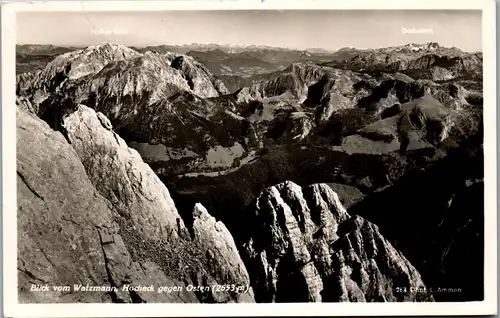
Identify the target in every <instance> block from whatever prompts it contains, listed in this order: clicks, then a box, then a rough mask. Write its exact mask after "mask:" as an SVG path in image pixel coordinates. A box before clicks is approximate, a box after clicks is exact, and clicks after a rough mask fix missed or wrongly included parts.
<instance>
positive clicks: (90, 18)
mask: <svg viewBox="0 0 500 318" xmlns="http://www.w3.org/2000/svg"><path fill="white" fill-rule="evenodd" d="M403 28H406V29H411V28H425V29H432V31H433V33H432V34H413V35H410V34H403V32H402V29H403ZM93 29H94V30H101V29H102V30H107V31H109V32H108V35H104V34H101V35H98V34H95V33H93V32H92V30H93ZM109 33H111V34H109ZM113 33H116V34H113ZM481 34H482V32H481V11H458V10H456V11H414V10H411V11H410V10H407V11H373V10H371V11H327V10H322V11H263V10H260V11H170V12H165V11H163V12H153V13H151V12H135V13H128V12H122V13H104V12H101V13H97V12H85V11H81V12H71V13H66V12H64V13H63V12H54V13H52V12H36V13H35V12H33V13H19V14H18V16H17V40H18V41H17V42H18V44H53V45H60V46H87V45H92V44H98V43H102V42H106V41H107V42H115V43H121V44H124V45H129V46H132V45H133V46H139V47H140V46H147V45H160V44H191V43H195V42H196V43H217V44H238V45H250V44H255V45H269V46H279V47H290V48H310V47H321V48H325V49H330V50H336V49H339V48H341V47H346V46H351V47H357V48H375V47H385V46H393V45H402V44H407V43H424V42H438V43H439V44H440V45H443V46H448V47H451V46H456V47H459V48H461V49H463V50H466V51H479V50H481V48H482V41H481Z"/></svg>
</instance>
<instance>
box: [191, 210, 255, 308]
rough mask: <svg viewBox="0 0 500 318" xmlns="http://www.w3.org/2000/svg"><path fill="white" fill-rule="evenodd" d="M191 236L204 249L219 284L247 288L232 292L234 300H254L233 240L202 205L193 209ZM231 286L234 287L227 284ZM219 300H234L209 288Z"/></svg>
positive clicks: (221, 224)
mask: <svg viewBox="0 0 500 318" xmlns="http://www.w3.org/2000/svg"><path fill="white" fill-rule="evenodd" d="M193 218H194V221H193V235H194V240H195V242H196V243H197V244H198V245H199V246H200V248H201V251H202V252H205V255H206V258H207V259H208V266H209V270H210V272H211V273H214V274H215V275H214V276H215V277H216V278H217V279H218V281H219V282H221V284H224V285H234V286H235V287H237V288H241V287H243V288H245V289H247V288H249V290H244V291H241V292H239V293H235V299H234V301H236V302H253V297H254V296H253V291H252V289H251V288H250V287H249V285H250V278H249V276H248V272H247V269H246V267H245V265H244V264H243V261H242V260H241V257H240V255H239V253H238V249H237V247H236V245H235V243H234V240H233V238H232V236H231V233H229V231H228V229H227V228H226V226H225V225H224V223H222V222H220V221H216V220H215V218H213V217H212V216H211V215H210V214H208V212H207V210H206V209H205V208H204V207H203V205H201V204H199V203H198V204H196V205H195V207H194V212H193ZM230 288H233V287H230ZM212 293H213V296H212V297H214V298H215V299H217V300H219V301H225V302H227V301H233V300H232V299H231V298H230V297H228V293H226V292H224V290H222V291H212Z"/></svg>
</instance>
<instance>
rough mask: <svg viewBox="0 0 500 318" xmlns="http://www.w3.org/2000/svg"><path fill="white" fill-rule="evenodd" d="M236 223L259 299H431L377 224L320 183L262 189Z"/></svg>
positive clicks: (282, 300)
mask: <svg viewBox="0 0 500 318" xmlns="http://www.w3.org/2000/svg"><path fill="white" fill-rule="evenodd" d="M242 223H243V224H251V229H250V230H248V232H247V235H248V239H247V241H246V242H245V243H244V253H245V255H246V257H247V258H248V261H247V264H248V268H249V270H250V271H251V272H252V280H253V284H254V288H255V293H256V299H257V301H263V302H269V301H276V302H297V301H299V302H300V301H315V302H318V301H327V302H329V301H330V302H337V301H353V302H356V301H429V300H432V296H431V295H430V294H429V293H428V292H427V291H426V287H425V285H424V283H423V281H422V280H421V278H420V275H419V273H418V272H417V271H416V270H415V268H414V267H413V266H412V265H411V264H410V263H409V262H408V261H407V260H406V258H405V257H404V256H403V255H402V254H401V253H399V252H398V251H397V250H396V249H394V248H393V247H392V245H391V244H390V243H389V242H388V241H387V240H386V239H384V238H383V236H382V235H381V234H380V232H379V230H378V227H377V226H376V225H374V224H372V223H370V222H368V221H366V220H364V219H363V218H361V217H358V216H354V217H351V216H350V215H349V214H348V213H347V212H346V210H345V208H344V207H343V206H342V204H341V203H340V201H339V198H338V196H337V194H336V193H335V192H333V190H332V189H331V188H330V187H329V186H327V185H325V184H314V185H311V186H308V187H303V188H301V187H300V186H298V185H296V184H294V183H292V182H285V183H282V184H279V185H277V186H274V187H271V188H268V189H266V190H265V191H264V192H263V193H262V194H261V195H260V196H259V198H258V199H257V200H256V202H255V204H254V205H252V206H251V208H250V209H249V211H248V215H247V216H246V218H244V220H243V221H242ZM247 227H248V225H247ZM403 290H406V292H402V291H403Z"/></svg>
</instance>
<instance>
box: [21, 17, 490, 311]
mask: <svg viewBox="0 0 500 318" xmlns="http://www.w3.org/2000/svg"><path fill="white" fill-rule="evenodd" d="M56 16H57V19H56ZM360 21H362V23H361V22H360ZM464 21H466V22H467V23H464ZM61 25H65V27H64V28H61V27H60V26H61ZM39 26H43V30H38V29H40V27H39ZM409 27H425V28H430V29H432V30H433V32H430V33H427V34H409V33H407V32H402V29H404V28H407V29H408V28H409ZM95 28H99V29H103V30H110V32H95ZM117 28H119V29H120V30H125V29H126V30H127V32H125V33H124V32H121V33H120V32H112V31H113V30H116V29H117ZM92 30H94V31H92ZM42 31H43V32H42ZM15 81H16V105H15V107H16V149H17V151H16V158H17V202H18V210H17V235H18V236H17V247H18V253H17V256H18V258H17V275H18V298H19V302H20V303H26V304H27V303H309V302H330V303H335V302H469V301H470V302H472V301H482V300H484V297H485V295H484V293H485V292H484V279H485V277H484V264H485V261H484V258H485V250H484V244H485V234H484V210H485V207H484V204H485V202H484V149H483V144H484V136H483V133H484V129H483V53H482V43H481V12H480V11H464V10H456V11H454V12H451V11H443V12H441V11H436V10H434V11H414V10H412V11H397V10H391V11H383V10H380V11H376V12H375V11H327V10H325V11H315V10H306V11H288V12H287V11H273V10H269V11H266V12H256V11H244V10H240V11H220V12H218V11H210V12H208V11H207V12H202V11H199V12H198V11H191V12H187V11H186V12H175V13H173V12H161V13H158V14H154V15H153V14H150V15H148V13H147V12H142V13H139V12H138V13H134V15H133V18H131V17H130V15H123V16H121V15H119V14H111V13H99V14H98V13H89V14H87V15H86V16H83V15H81V14H80V13H71V12H57V13H50V12H38V13H22V14H19V15H18V21H17V46H16V79H15ZM12 107H14V105H12Z"/></svg>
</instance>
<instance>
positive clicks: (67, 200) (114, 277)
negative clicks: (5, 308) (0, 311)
mask: <svg viewBox="0 0 500 318" xmlns="http://www.w3.org/2000/svg"><path fill="white" fill-rule="evenodd" d="M17 189H18V192H17V196H18V248H19V251H18V278H19V300H20V302H23V303H28V302H29V303H33V302H136V301H142V300H147V301H158V302H197V301H198V299H197V298H196V296H195V295H194V294H193V293H188V292H180V293H172V294H167V293H163V294H157V293H148V292H147V293H143V294H142V295H140V296H139V295H138V294H136V293H134V292H127V291H123V290H122V289H121V288H118V287H122V286H123V285H124V284H129V285H131V286H134V285H143V286H145V285H149V284H153V283H154V284H156V285H164V286H175V285H179V286H180V285H181V284H182V282H181V281H179V280H175V279H171V278H168V277H167V276H166V275H165V274H164V273H163V271H162V270H161V269H160V268H159V267H158V266H157V265H156V264H154V263H152V262H149V261H147V260H143V261H135V260H132V259H131V257H130V253H129V251H128V250H127V248H126V247H125V246H124V243H123V238H122V236H121V233H120V227H119V225H118V223H117V222H116V219H117V217H118V214H117V213H116V211H114V209H113V207H112V205H111V203H110V202H109V201H108V200H106V199H105V198H104V197H103V196H102V195H101V194H100V193H99V191H97V189H96V188H95V187H94V185H93V184H92V182H91V180H90V179H89V177H88V175H87V173H86V171H85V168H84V166H83V165H82V163H81V162H80V159H79V157H78V155H77V153H76V151H75V150H74V149H73V148H72V147H71V146H70V145H69V144H68V143H67V141H66V140H65V139H64V137H63V135H62V134H61V133H59V132H54V131H53V130H51V129H50V128H49V127H48V126H47V125H46V124H45V123H43V122H42V121H40V120H39V119H38V118H36V117H35V116H33V115H30V114H27V113H25V112H24V111H23V110H20V109H18V110H17ZM151 277H154V282H153V281H152V279H151ZM32 284H40V285H43V284H47V285H49V288H50V289H49V291H48V292H31V291H30V288H31V285H32ZM73 284H76V285H80V284H81V285H83V286H86V285H91V286H106V287H107V288H110V290H111V288H112V287H117V291H107V292H106V291H102V292H99V291H95V292H89V291H85V292H82V291H80V292H78V291H74V290H73ZM64 285H68V286H70V287H71V289H72V291H71V292H67V291H54V290H52V287H50V286H64ZM139 299H142V300H139Z"/></svg>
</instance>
